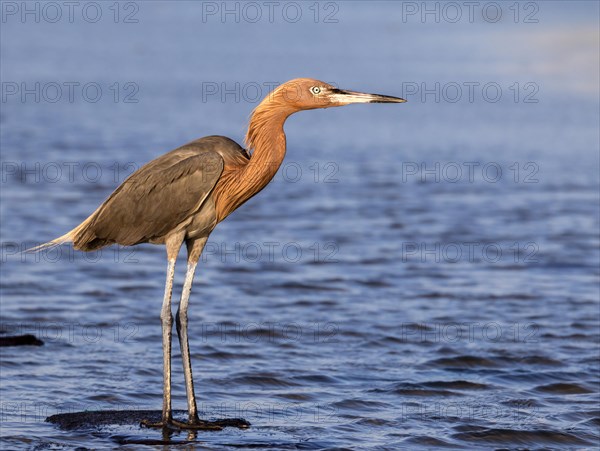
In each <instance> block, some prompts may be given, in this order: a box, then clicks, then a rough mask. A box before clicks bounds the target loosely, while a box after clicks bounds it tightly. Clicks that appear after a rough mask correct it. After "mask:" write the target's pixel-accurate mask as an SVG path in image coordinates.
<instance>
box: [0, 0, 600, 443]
mask: <svg viewBox="0 0 600 451" xmlns="http://www.w3.org/2000/svg"><path fill="white" fill-rule="evenodd" d="M7 4H10V5H9V6H7ZM15 4H16V5H17V6H16V7H18V8H21V6H20V5H21V3H20V2H18V3H15ZM35 4H37V2H30V5H29V7H30V8H32V9H33V10H34V11H35V8H36V6H35ZM435 4H436V3H435V2H429V3H428V4H427V5H424V4H423V3H422V2H395V3H394V2H381V3H377V2H368V3H367V2H329V3H327V2H325V3H321V4H318V5H317V7H316V8H315V6H314V4H312V3H302V4H298V5H299V11H300V12H301V13H302V16H301V17H300V18H299V19H298V20H297V21H296V22H294V20H296V15H295V14H294V13H295V12H296V11H295V10H294V8H297V7H296V6H295V4H290V2H282V3H281V5H279V6H278V7H277V9H275V10H274V12H273V20H272V22H271V21H270V20H269V17H268V15H269V11H268V6H266V5H264V4H263V3H261V2H258V3H256V4H255V5H258V8H259V9H260V12H261V14H262V15H261V18H260V19H258V20H257V21H256V23H251V21H252V20H255V18H256V14H255V13H256V11H252V10H251V9H250V7H248V6H244V4H238V6H236V3H228V4H227V5H226V6H225V7H226V8H230V10H231V11H234V12H233V13H230V14H228V15H225V16H224V17H222V16H221V13H222V12H223V11H221V8H224V6H223V5H222V4H221V2H184V1H178V2H129V3H127V2H122V3H120V4H118V5H117V6H118V8H117V10H118V12H119V16H118V18H117V19H118V20H117V21H116V22H115V15H114V14H115V6H114V4H113V3H112V2H111V3H99V5H100V11H101V13H102V16H101V18H100V19H99V20H98V21H97V22H95V23H94V22H93V20H92V19H94V17H95V15H94V13H95V10H93V8H94V6H93V5H92V6H87V7H86V8H88V9H86V13H85V14H86V15H85V16H83V12H82V10H83V8H84V6H85V3H81V4H80V5H79V6H77V7H76V9H75V10H74V11H73V20H72V22H70V21H69V11H68V7H67V6H64V5H63V4H62V3H60V2H59V3H58V5H59V7H61V13H62V16H61V18H60V19H59V20H57V21H56V22H55V23H51V20H54V18H55V12H56V11H53V10H51V8H50V7H48V6H44V4H41V3H40V4H38V5H39V8H40V9H39V23H38V22H36V20H35V19H36V16H35V14H36V13H31V14H30V15H25V16H24V17H22V16H21V15H20V13H21V12H22V11H17V12H15V13H14V14H12V12H13V10H12V9H10V8H13V7H14V5H13V3H12V2H4V3H3V4H2V8H3V14H4V16H3V20H2V25H1V35H0V37H1V47H0V49H1V59H0V62H1V72H0V73H1V78H2V95H3V97H2V101H1V103H0V106H1V108H2V110H1V113H0V121H1V122H0V124H1V136H0V138H1V142H0V144H1V152H2V155H1V159H2V173H1V175H2V180H1V184H0V187H1V192H0V199H1V203H0V211H1V219H2V221H1V228H0V241H1V242H2V260H1V265H2V273H1V283H0V287H1V289H2V292H1V295H2V296H1V301H2V302H1V326H2V330H3V332H4V333H8V334H24V333H32V334H35V335H36V336H38V337H39V338H41V339H42V340H43V341H44V342H45V345H44V346H41V347H12V348H2V353H1V361H0V364H1V365H0V368H1V374H2V378H1V384H0V385H1V386H0V389H1V390H0V395H1V402H0V404H1V415H2V417H1V418H0V432H1V436H2V443H3V444H2V446H3V448H4V449H70V448H76V447H82V448H87V449H103V448H115V447H121V448H122V449H155V448H158V447H159V446H158V445H143V444H141V443H142V442H144V441H145V440H153V439H156V440H158V439H160V438H161V435H160V432H158V431H154V430H147V429H140V428H138V426H137V425H131V426H114V427H100V428H83V429H79V430H75V431H66V430H61V429H59V428H57V427H56V426H54V425H52V424H49V423H46V422H45V421H44V420H45V418H46V417H47V416H49V415H52V414H56V413H69V412H80V411H85V410H125V409H134V410H141V409H154V410H158V409H160V406H161V396H162V393H161V389H162V387H161V383H162V355H161V345H160V322H159V319H158V315H159V310H160V304H161V301H162V291H163V283H164V272H165V269H166V262H165V256H164V249H162V248H161V247H158V246H152V245H142V246H138V247H135V248H131V249H127V248H117V247H115V248H108V249H104V250H103V251H102V252H99V253H95V254H81V253H78V252H74V251H73V250H72V249H71V248H70V247H68V246H64V247H62V248H60V249H58V250H54V251H52V252H49V253H44V254H38V255H30V254H27V255H20V254H18V251H19V250H21V249H25V248H27V247H29V246H31V245H34V244H36V243H40V242H43V241H46V240H49V239H51V238H54V237H56V236H59V235H61V234H63V233H64V232H66V231H67V230H69V229H71V228H72V227H73V226H75V225H77V224H78V223H79V222H80V221H82V220H83V219H85V218H86V217H87V215H88V214H90V213H91V212H92V211H93V210H94V209H95V208H96V206H97V205H98V204H99V203H100V202H102V200H103V199H105V198H106V197H107V196H108V194H110V192H111V191H112V190H113V189H114V188H115V187H116V186H118V184H119V183H120V182H121V181H122V180H124V178H125V177H127V175H129V174H130V173H131V172H132V171H133V170H134V169H135V168H137V167H139V165H141V164H143V163H144V162H146V161H149V160H150V159H152V158H154V157H156V156H157V155H160V154H161V153H163V152H165V151H167V150H170V149H172V148H175V147H177V146H179V145H181V144H183V143H185V142H188V141H191V140H193V139H195V138H197V137H201V136H205V135H210V134H223V135H226V136H229V137H231V138H233V139H235V140H236V141H238V142H241V141H242V139H243V135H244V131H245V125H246V121H247V118H248V115H249V114H250V112H251V110H252V108H254V107H255V106H256V104H257V103H258V101H259V98H262V97H263V96H264V95H266V93H267V92H268V90H269V87H270V86H273V85H274V84H278V83H281V82H284V81H286V80H288V79H291V78H295V77H299V76H303V77H313V78H318V79H322V80H325V81H328V82H331V83H334V84H336V85H337V86H339V87H341V88H348V89H354V90H362V91H367V92H376V93H383V94H390V95H397V96H404V97H405V98H407V99H408V103H406V104H403V105H360V106H351V107H346V108H338V109H327V110H316V111H310V112H303V113H299V114H298V115H296V116H293V117H292V118H290V119H289V121H288V123H287V124H286V133H287V140H288V155H287V157H286V161H285V163H284V165H283V167H282V168H281V170H280V172H279V173H278V174H277V176H276V177H275V179H274V181H273V182H272V184H271V185H270V186H269V187H267V188H266V189H265V190H264V191H263V192H262V193H261V194H260V195H258V196H257V197H255V198H253V199H251V200H250V201H249V202H248V203H247V204H246V205H244V206H243V207H242V208H240V209H239V210H238V211H237V212H235V213H234V214H233V215H231V216H230V217H229V218H228V219H227V220H226V221H225V222H224V223H222V224H221V225H219V227H218V228H217V229H216V230H215V232H214V233H213V235H212V236H211V238H210V241H209V244H208V246H207V248H206V252H205V255H204V257H203V260H202V264H201V265H200V267H199V270H198V273H197V278H196V284H195V286H194V289H193V291H192V300H191V307H190V345H191V350H192V359H193V364H194V376H195V382H196V387H197V395H198V397H199V407H200V410H201V414H202V416H203V417H205V418H219V417H224V416H234V417H235V416H243V417H244V418H246V419H247V420H248V421H250V422H251V423H252V427H251V428H250V429H248V430H244V431H240V430H237V429H231V428H228V429H225V430H224V431H222V432H216V433H214V432H213V433H200V434H198V435H197V436H196V437H188V436H187V434H186V433H180V434H174V435H173V436H172V437H171V438H170V440H171V445H170V446H169V445H160V448H163V449H196V448H197V449H215V448H219V449H227V448H232V449H233V448H235V449H239V448H242V449H243V448H271V449H343V448H346V449H391V450H392V449H393V450H396V449H438V448H443V447H445V448H449V449H453V448H454V449H465V448H472V449H477V448H480V449H491V448H503V449H517V448H520V449H523V448H529V449H558V448H560V449H595V447H596V445H597V443H598V439H599V435H600V431H599V428H600V405H599V402H600V399H599V392H600V378H599V359H598V356H599V351H600V349H599V346H598V342H599V338H600V329H599V326H600V321H599V319H600V318H599V315H600V310H599V301H600V293H599V288H598V287H599V285H598V284H599V269H598V268H599V263H600V253H599V234H600V233H599V232H600V225H599V219H600V207H599V205H600V202H599V197H600V195H599V187H600V183H599V175H598V174H599V171H598V168H599V133H598V124H599V120H600V113H599V108H598V106H599V105H598V103H599V102H598V95H599V89H598V67H599V62H598V59H599V56H598V55H599V52H598V50H599V49H598V21H597V18H598V14H599V11H598V4H597V3H596V2H521V3H519V4H518V7H517V8H515V6H514V4H513V3H512V2H511V3H501V4H500V5H501V10H502V16H501V18H499V19H498V21H497V22H494V21H493V20H495V17H496V16H495V12H494V11H492V10H491V9H488V10H486V12H485V15H483V13H482V9H483V8H484V6H485V3H480V4H478V6H477V9H475V11H474V13H473V14H474V16H473V21H472V22H471V21H470V20H469V12H468V9H467V7H465V6H463V9H462V11H461V12H462V16H461V18H460V19H459V20H458V21H456V22H455V23H452V20H454V19H455V17H456V15H455V11H454V12H453V11H452V10H451V9H450V8H451V6H447V4H444V3H440V4H439V5H440V8H445V9H440V13H439V21H438V22H436V17H435V16H434V15H431V14H430V15H425V16H424V18H423V17H422V16H421V14H422V13H423V11H422V9H424V8H425V7H427V8H435ZM458 4H459V5H462V3H458ZM31 5H33V6H31ZM61 5H62V6H61ZM236 7H237V8H239V14H238V13H236V12H235V11H236V9H235V8H236ZM511 7H512V9H510V8H511ZM7 8H9V9H7ZM44 8H45V9H44ZM111 8H112V9H111ZM215 8H217V9H216V10H215ZM244 8H245V9H244ZM284 8H287V9H286V13H285V14H287V15H285V16H284V15H283V9H284ZM311 8H312V9H311ZM411 8H417V11H416V12H415V13H414V14H413V13H412V11H413V9H411ZM488 8H489V7H488ZM315 10H317V11H318V13H319V16H318V18H316V20H315V13H316V11H315ZM517 11H518V13H519V15H518V18H516V16H515V14H516V13H517ZM203 14H204V15H203ZM236 14H237V16H236ZM126 19H127V21H126ZM237 19H239V21H237ZM131 20H137V23H130V21H131ZM333 20H335V21H337V22H332V21H333ZM535 20H537V22H532V21H535ZM36 83H39V85H36ZM436 83H437V84H436ZM57 86H58V87H59V88H60V91H59V90H58V88H57ZM69 86H71V87H72V93H70V92H69ZM98 88H99V89H100V91H97V89H98ZM27 90H29V91H27ZM24 91H27V92H29V93H25V94H24ZM100 92H101V95H100V96H98V94H99V93H100ZM71 94H72V98H71V97H70V95H71ZM36 96H39V98H36ZM71 100H72V101H71ZM182 256H183V255H182ZM184 266H185V265H184V264H182V263H180V264H179V267H178V268H177V282H178V283H177V285H176V288H175V290H176V293H177V292H178V290H180V289H181V283H182V280H183V270H184ZM174 349H178V348H177V346H175V347H174ZM173 368H174V370H175V373H174V378H173V379H174V380H173V384H174V407H175V408H176V409H184V408H185V405H186V404H185V391H184V387H183V377H182V374H181V370H180V357H179V354H178V351H175V359H174V363H173Z"/></svg>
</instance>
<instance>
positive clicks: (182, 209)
mask: <svg viewBox="0 0 600 451" xmlns="http://www.w3.org/2000/svg"><path fill="white" fill-rule="evenodd" d="M223 167H224V161H223V157H222V156H221V155H220V154H219V153H218V152H217V151H215V150H207V149H206V146H202V145H197V143H190V144H188V145H186V146H183V147H181V148H179V149H176V150H173V151H171V152H169V153H167V154H165V155H162V156H161V157H159V158H157V159H155V160H153V161H151V162H150V163H148V164H146V165H144V166H142V167H141V168H140V169H139V170H138V171H136V172H135V173H133V174H132V175H131V176H130V177H129V178H127V180H125V181H124V182H123V183H122V184H121V185H120V186H119V187H118V188H117V189H116V190H115V191H114V192H113V193H112V194H111V196H110V197H109V198H108V199H107V200H106V201H105V202H104V203H103V204H102V205H101V206H100V207H99V208H98V210H96V212H95V213H94V214H93V215H92V216H90V218H88V220H86V221H85V222H84V223H83V224H82V226H81V228H78V229H76V230H77V232H76V236H75V237H74V240H73V243H74V245H75V248H76V249H81V250H93V249H98V248H100V247H103V246H107V245H109V244H113V243H117V244H121V245H125V246H130V245H134V244H138V243H144V242H147V241H150V240H152V239H157V238H160V237H164V236H165V235H167V234H168V233H169V232H170V231H172V230H174V229H175V228H177V226H178V225H180V224H181V223H182V222H183V221H185V220H186V219H187V218H188V217H190V216H191V215H193V214H194V213H196V212H197V211H198V210H199V209H200V207H201V205H202V203H203V202H204V201H205V200H206V198H207V197H208V196H209V195H210V193H211V192H212V190H213V188H214V187H215V185H216V183H217V181H218V180H219V177H220V176H221V173H222V172H223Z"/></svg>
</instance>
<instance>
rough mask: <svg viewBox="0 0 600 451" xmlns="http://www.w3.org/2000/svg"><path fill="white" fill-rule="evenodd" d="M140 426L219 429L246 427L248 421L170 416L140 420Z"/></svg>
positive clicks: (176, 429) (170, 428)
mask: <svg viewBox="0 0 600 451" xmlns="http://www.w3.org/2000/svg"><path fill="white" fill-rule="evenodd" d="M140 426H142V427H147V428H154V429H163V430H171V431H178V430H182V429H184V430H194V431H221V430H223V428H225V427H236V428H239V429H247V428H249V427H250V423H249V422H248V421H246V420H244V419H243V418H225V419H222V420H215V421H205V420H201V419H200V418H198V417H195V418H191V419H190V420H189V421H187V422H186V421H179V420H174V419H172V418H170V419H167V420H164V419H163V420H161V421H158V422H152V421H150V420H142V421H141V423H140Z"/></svg>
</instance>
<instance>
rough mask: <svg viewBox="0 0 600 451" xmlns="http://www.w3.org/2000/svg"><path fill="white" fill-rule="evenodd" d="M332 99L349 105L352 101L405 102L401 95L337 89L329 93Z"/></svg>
mask: <svg viewBox="0 0 600 451" xmlns="http://www.w3.org/2000/svg"><path fill="white" fill-rule="evenodd" d="M329 98H330V100H331V101H333V102H336V103H340V104H342V105H348V104H350V103H404V102H406V100H405V99H401V98H400V97H392V96H384V95H381V94H367V93H365V92H355V91H344V90H342V89H335V90H333V91H332V93H331V94H330V95H329Z"/></svg>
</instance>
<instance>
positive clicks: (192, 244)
mask: <svg viewBox="0 0 600 451" xmlns="http://www.w3.org/2000/svg"><path fill="white" fill-rule="evenodd" d="M206 240H207V238H201V239H199V240H194V241H188V242H187V248H188V267H187V272H186V275H185V282H184V283H183V291H182V292H181V302H180V303H179V308H178V309H177V316H176V320H175V321H176V323H175V324H176V325H177V336H178V337H179V345H180V347H181V359H182V360H183V375H184V378H185V390H186V394H187V401H188V413H189V421H188V423H180V422H178V421H174V423H175V424H176V425H177V426H180V427H182V428H193V429H222V427H220V426H217V425H214V424H210V423H208V422H205V421H202V420H200V418H198V408H197V406H196V395H195V393H194V378H193V375H192V361H191V358H190V345H189V340H188V333H187V330H188V315H187V310H188V306H189V300H190V293H191V291H192V283H193V282H194V273H195V271H196V265H197V263H198V259H199V258H200V254H201V253H202V250H203V249H204V245H205V244H206Z"/></svg>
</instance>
